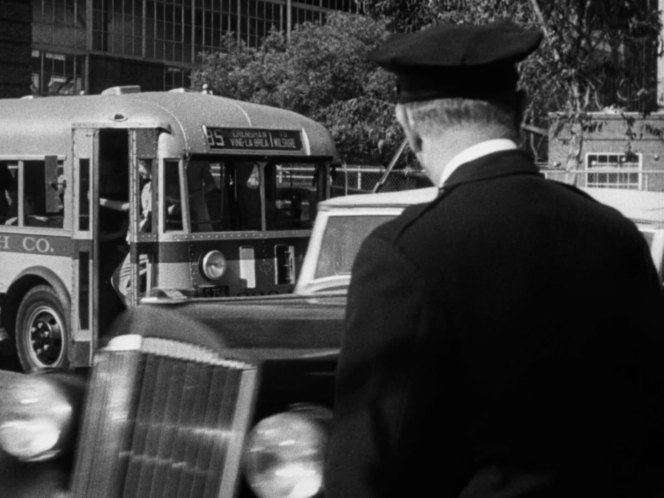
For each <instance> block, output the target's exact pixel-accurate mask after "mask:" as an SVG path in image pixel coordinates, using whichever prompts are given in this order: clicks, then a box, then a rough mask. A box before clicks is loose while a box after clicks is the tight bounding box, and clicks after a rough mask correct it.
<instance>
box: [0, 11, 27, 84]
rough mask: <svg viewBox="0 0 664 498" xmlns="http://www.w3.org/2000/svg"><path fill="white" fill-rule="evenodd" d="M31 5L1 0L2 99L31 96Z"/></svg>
mask: <svg viewBox="0 0 664 498" xmlns="http://www.w3.org/2000/svg"><path fill="white" fill-rule="evenodd" d="M30 7H31V6H30V2H25V1H23V0H0V97H20V96H21V95H25V94H26V93H29V91H30V90H29V82H30V49H31V44H32V37H31V35H32V31H31V29H30V23H31V21H32V12H31V8H30Z"/></svg>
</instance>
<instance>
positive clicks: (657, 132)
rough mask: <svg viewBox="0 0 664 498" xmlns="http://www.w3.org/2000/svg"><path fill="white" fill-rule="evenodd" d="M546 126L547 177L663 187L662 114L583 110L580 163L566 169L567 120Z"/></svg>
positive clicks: (638, 187)
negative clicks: (547, 134)
mask: <svg viewBox="0 0 664 498" xmlns="http://www.w3.org/2000/svg"><path fill="white" fill-rule="evenodd" d="M551 120H552V126H550V127H549V164H550V165H551V166H550V167H549V168H546V169H545V170H544V173H545V175H546V176H548V177H549V178H553V179H556V180H560V181H564V182H567V183H574V184H576V185H578V186H583V187H602V188H627V189H633V190H652V191H664V113H661V112H655V113H651V114H648V115H647V116H644V115H643V114H641V113H636V112H613V113H599V112H597V113H589V115H588V119H587V121H586V123H585V125H584V127H583V128H584V129H583V143H582V145H581V161H580V162H579V164H575V165H574V166H573V167H572V168H569V169H568V166H567V165H568V162H567V157H568V154H569V153H570V148H572V149H573V150H576V149H575V148H578V141H577V142H576V143H574V142H573V134H572V130H571V127H570V124H569V123H566V122H564V121H563V122H562V125H561V126H557V125H555V123H556V121H557V120H556V115H552V116H551Z"/></svg>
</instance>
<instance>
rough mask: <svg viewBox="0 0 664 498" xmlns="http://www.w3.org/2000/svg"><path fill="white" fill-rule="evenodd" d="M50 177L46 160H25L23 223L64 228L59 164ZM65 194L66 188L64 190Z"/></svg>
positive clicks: (33, 225)
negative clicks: (58, 171) (58, 172)
mask: <svg viewBox="0 0 664 498" xmlns="http://www.w3.org/2000/svg"><path fill="white" fill-rule="evenodd" d="M51 166H52V170H53V171H52V173H53V174H52V175H50V176H53V178H52V179H49V175H48V172H47V167H46V162H45V161H24V162H23V185H24V188H23V225H25V226H32V227H35V226H36V227H54V228H62V226H63V213H62V212H61V211H60V205H61V204H60V202H59V198H58V191H57V188H58V186H57V164H55V163H54V164H53V165H51ZM62 194H63V196H64V190H62Z"/></svg>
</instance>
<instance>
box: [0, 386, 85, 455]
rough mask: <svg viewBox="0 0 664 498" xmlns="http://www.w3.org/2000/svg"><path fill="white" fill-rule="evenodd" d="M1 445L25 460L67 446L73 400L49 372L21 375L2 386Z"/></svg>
mask: <svg viewBox="0 0 664 498" xmlns="http://www.w3.org/2000/svg"><path fill="white" fill-rule="evenodd" d="M2 396H3V400H2V404H0V446H1V447H2V449H3V450H4V451H5V452H7V453H9V454H10V455H13V456H14V457H16V458H18V459H19V460H22V461H26V462H37V461H41V460H48V459H51V458H54V457H56V456H58V455H60V454H61V453H62V452H63V451H64V450H66V449H68V444H69V443H70V442H71V439H72V432H73V426H74V424H75V422H74V411H75V410H74V400H73V399H72V396H71V393H70V392H68V390H67V389H66V388H65V387H64V386H62V385H60V384H59V383H58V381H57V380H56V379H55V378H50V376H48V375H20V376H17V378H16V380H15V381H12V383H11V385H9V386H7V387H6V388H5V389H2Z"/></svg>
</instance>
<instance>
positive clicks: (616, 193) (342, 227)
mask: <svg viewBox="0 0 664 498" xmlns="http://www.w3.org/2000/svg"><path fill="white" fill-rule="evenodd" d="M584 191H585V192H586V193H587V194H589V195H590V196H591V197H593V198H595V199H597V200H598V201H599V202H601V203H603V204H607V205H609V206H611V207H614V208H615V209H617V210H618V211H620V212H621V213H623V214H624V215H625V216H626V217H627V218H629V219H631V220H632V221H633V222H634V223H635V224H636V225H637V226H638V228H639V230H640V231H641V233H642V234H643V236H644V237H645V238H646V240H647V241H648V245H649V246H650V251H651V254H652V257H653V260H654V262H655V266H656V267H657V271H658V272H659V275H660V280H661V281H662V282H664V192H644V191H636V190H622V189H600V188H594V189H584ZM436 195H438V189H436V188H433V187H428V188H422V189H417V190H407V191H401V192H389V193H380V194H360V195H352V196H347V197H336V198H333V199H328V200H326V201H323V202H321V203H320V205H319V210H318V215H317V218H316V223H315V224H314V228H313V232H312V236H311V239H310V240H309V247H308V249H307V253H306V256H305V259H304V263H303V264H302V271H301V273H300V276H299V279H298V282H297V285H296V287H295V293H296V294H301V295H312V294H318V293H330V292H333V293H334V292H336V293H345V292H346V290H347V288H348V284H349V282H350V273H351V267H352V264H353V260H354V259H355V255H356V254H357V251H358V250H359V248H360V244H361V243H362V241H363V240H364V238H365V237H366V236H367V235H368V234H369V233H370V232H371V231H372V230H373V229H374V228H376V227H377V226H378V225H380V224H381V223H385V222H386V221H388V220H390V219H392V218H394V217H396V216H398V215H399V214H400V213H401V211H403V209H405V208H406V207H408V206H411V205H413V204H422V203H427V202H430V201H432V200H433V199H434V198H435V197H436Z"/></svg>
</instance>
